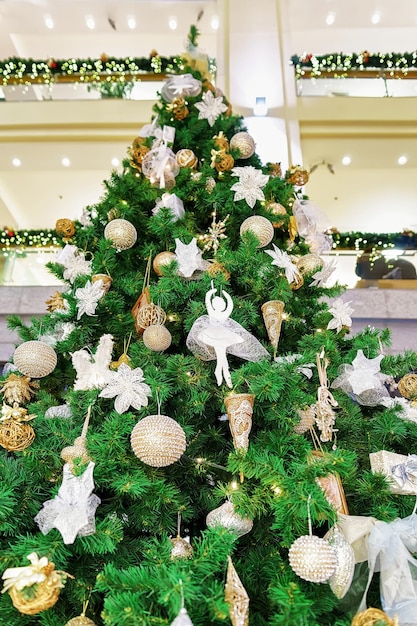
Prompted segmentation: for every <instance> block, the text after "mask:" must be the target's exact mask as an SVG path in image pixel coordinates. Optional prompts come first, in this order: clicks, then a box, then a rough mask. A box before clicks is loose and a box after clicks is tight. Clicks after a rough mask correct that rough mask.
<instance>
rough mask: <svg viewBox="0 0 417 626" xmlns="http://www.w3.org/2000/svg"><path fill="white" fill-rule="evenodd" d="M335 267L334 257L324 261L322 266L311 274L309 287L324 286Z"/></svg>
mask: <svg viewBox="0 0 417 626" xmlns="http://www.w3.org/2000/svg"><path fill="white" fill-rule="evenodd" d="M336 267H337V261H336V259H332V260H331V261H327V262H325V263H324V265H323V267H321V268H320V269H319V271H318V272H316V273H315V274H313V281H312V282H311V283H310V287H326V284H327V281H328V280H329V278H330V276H331V275H332V274H333V272H334V271H335V269H336Z"/></svg>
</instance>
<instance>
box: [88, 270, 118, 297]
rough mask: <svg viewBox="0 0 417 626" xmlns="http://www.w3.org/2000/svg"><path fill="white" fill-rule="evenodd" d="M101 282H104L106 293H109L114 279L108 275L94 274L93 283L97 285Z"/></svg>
mask: <svg viewBox="0 0 417 626" xmlns="http://www.w3.org/2000/svg"><path fill="white" fill-rule="evenodd" d="M99 280H101V282H102V286H103V289H104V293H107V292H108V290H109V289H110V287H111V285H112V282H113V279H112V277H111V276H109V275H108V274H94V276H92V277H91V282H92V283H96V282H97V281H99Z"/></svg>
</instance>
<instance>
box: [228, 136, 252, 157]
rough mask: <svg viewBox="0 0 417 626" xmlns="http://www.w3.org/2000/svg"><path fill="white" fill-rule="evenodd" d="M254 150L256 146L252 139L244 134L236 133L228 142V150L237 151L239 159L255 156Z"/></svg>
mask: <svg viewBox="0 0 417 626" xmlns="http://www.w3.org/2000/svg"><path fill="white" fill-rule="evenodd" d="M255 148H256V144H255V141H254V139H253V137H251V136H250V135H249V133H246V132H241V133H236V135H233V137H232V138H231V140H230V149H231V150H239V152H240V154H239V158H240V159H249V158H250V157H251V156H252V155H253V154H255Z"/></svg>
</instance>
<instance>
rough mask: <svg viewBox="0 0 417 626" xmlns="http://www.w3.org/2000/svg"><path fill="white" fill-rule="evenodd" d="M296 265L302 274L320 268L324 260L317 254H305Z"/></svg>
mask: <svg viewBox="0 0 417 626" xmlns="http://www.w3.org/2000/svg"><path fill="white" fill-rule="evenodd" d="M296 265H297V267H298V269H299V270H300V272H301V273H302V274H310V273H311V272H315V271H318V270H320V269H321V268H322V267H323V265H324V261H323V259H322V258H321V257H319V256H318V255H317V254H305V255H304V256H302V257H300V258H299V259H297V262H296Z"/></svg>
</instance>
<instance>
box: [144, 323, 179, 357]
mask: <svg viewBox="0 0 417 626" xmlns="http://www.w3.org/2000/svg"><path fill="white" fill-rule="evenodd" d="M142 338H143V343H144V344H145V346H146V347H147V348H148V349H149V350H152V351H153V352H164V351H165V350H168V348H169V346H170V345H171V342H172V337H171V333H170V332H169V330H168V328H166V326H164V325H163V324H151V325H150V326H147V328H145V330H144V331H143V335H142Z"/></svg>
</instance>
